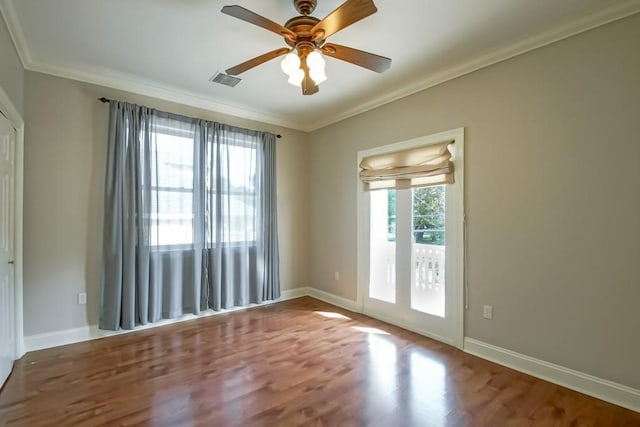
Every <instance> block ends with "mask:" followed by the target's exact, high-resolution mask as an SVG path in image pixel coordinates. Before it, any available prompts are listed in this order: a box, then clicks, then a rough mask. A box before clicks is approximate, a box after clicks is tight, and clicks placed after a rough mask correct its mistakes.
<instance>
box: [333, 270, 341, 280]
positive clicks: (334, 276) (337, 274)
mask: <svg viewBox="0 0 640 427" xmlns="http://www.w3.org/2000/svg"><path fill="white" fill-rule="evenodd" d="M333 278H334V279H336V282H337V281H338V280H340V272H339V271H336V272H335V273H333Z"/></svg>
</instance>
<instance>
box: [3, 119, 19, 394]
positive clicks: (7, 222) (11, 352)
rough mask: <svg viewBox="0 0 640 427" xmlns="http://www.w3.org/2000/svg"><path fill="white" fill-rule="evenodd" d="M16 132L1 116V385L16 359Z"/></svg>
mask: <svg viewBox="0 0 640 427" xmlns="http://www.w3.org/2000/svg"><path fill="white" fill-rule="evenodd" d="M15 140H16V131H15V129H14V128H13V126H11V123H10V122H9V120H7V119H6V117H4V116H3V115H2V114H0V145H1V146H0V201H1V202H2V205H1V207H0V386H2V384H4V382H5V381H6V379H7V377H8V376H9V373H11V368H12V366H13V360H14V359H15V349H16V337H15V331H16V327H15V321H16V319H15V307H14V293H15V287H14V241H15V239H14V226H15V218H14V212H15V197H14V190H15Z"/></svg>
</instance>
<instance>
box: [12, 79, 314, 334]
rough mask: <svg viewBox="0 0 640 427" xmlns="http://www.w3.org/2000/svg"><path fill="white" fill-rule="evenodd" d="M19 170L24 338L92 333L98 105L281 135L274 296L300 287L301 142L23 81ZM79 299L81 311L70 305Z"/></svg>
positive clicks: (303, 229) (98, 203)
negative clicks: (83, 301) (85, 329)
mask: <svg viewBox="0 0 640 427" xmlns="http://www.w3.org/2000/svg"><path fill="white" fill-rule="evenodd" d="M25 86H26V89H25V105H26V111H25V121H26V128H25V161H24V176H25V182H24V259H25V262H24V322H25V325H24V326H25V335H33V334H38V333H43V332H49V331H56V330H62V329H68V328H75V327H81V326H86V325H93V324H97V322H98V302H99V289H100V266H101V236H102V231H101V230H102V216H103V211H102V209H103V188H104V169H105V163H106V158H105V156H106V139H107V127H106V126H107V118H108V106H107V105H105V104H102V103H100V102H98V100H97V98H98V97H101V96H106V97H108V98H113V99H120V100H124V101H129V102H135V103H139V104H143V105H147V106H151V107H155V108H158V109H162V110H165V111H171V112H175V113H179V114H184V115H190V116H193V117H202V118H206V119H211V120H217V121H219V122H222V123H228V124H232V125H236V126H243V127H248V128H251V129H258V130H266V131H271V132H274V133H279V134H282V136H283V138H282V139H280V140H278V146H277V168H278V175H277V179H278V214H279V221H278V223H279V231H280V234H279V235H280V260H281V263H280V265H281V280H282V289H283V290H286V289H292V288H295V287H299V286H306V285H307V284H308V280H307V274H308V264H307V263H308V259H309V257H308V251H307V247H308V244H307V242H306V239H305V238H300V236H305V235H307V233H308V218H309V212H308V206H309V203H308V187H309V183H308V179H307V174H306V169H307V165H308V153H309V148H308V135H307V134H305V133H302V132H298V131H293V130H290V129H285V128H280V127H277V126H271V125H267V124H264V123H257V122H253V121H249V120H244V119H239V118H237V117H231V116H226V115H222V114H216V113H212V112H207V111H202V110H198V109H195V108H190V107H186V106H183V105H177V104H173V103H169V102H163V101H159V100H156V99H152V98H146V97H142V96H136V95H133V94H130V93H124V92H119V91H116V90H113V89H107V88H103V87H99V86H94V85H90V84H85V83H79V82H75V81H71V80H66V79H61V78H57V77H52V76H47V75H44V74H39V73H34V72H27V73H26V85H25ZM82 291H86V292H87V293H88V304H87V305H86V306H81V305H77V304H76V294H77V293H78V292H82Z"/></svg>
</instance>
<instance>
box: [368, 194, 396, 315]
mask: <svg viewBox="0 0 640 427" xmlns="http://www.w3.org/2000/svg"><path fill="white" fill-rule="evenodd" d="M370 195H371V210H370V212H371V225H370V227H371V228H370V232H369V237H370V248H371V249H370V259H369V266H370V267H369V297H370V298H375V299H378V300H382V301H386V302H391V303H395V302H396V222H395V218H396V217H395V209H396V203H395V196H396V191H395V190H377V191H372V192H371V193H370Z"/></svg>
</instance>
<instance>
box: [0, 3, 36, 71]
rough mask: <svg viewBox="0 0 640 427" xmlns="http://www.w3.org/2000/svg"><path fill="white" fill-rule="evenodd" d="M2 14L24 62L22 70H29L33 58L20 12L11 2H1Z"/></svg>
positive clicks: (0, 11) (0, 12) (0, 10)
mask: <svg viewBox="0 0 640 427" xmlns="http://www.w3.org/2000/svg"><path fill="white" fill-rule="evenodd" d="M0 14H1V15H2V17H3V18H4V22H5V23H6V24H7V30H9V35H10V36H11V40H12V41H13V45H14V46H15V48H16V51H17V52H18V57H19V58H20V62H22V68H27V66H28V65H29V64H31V61H32V60H33V56H32V55H31V50H30V49H29V45H28V44H27V39H26V37H25V35H24V31H23V29H22V25H21V24H20V19H19V18H18V12H17V11H16V8H15V7H13V2H12V1H11V0H0Z"/></svg>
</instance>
